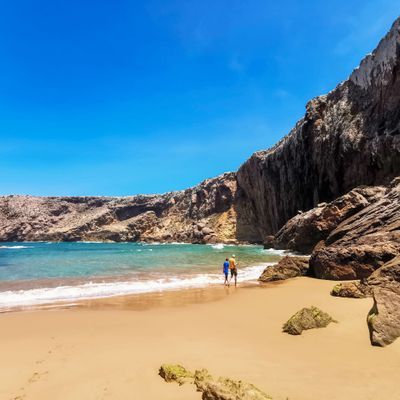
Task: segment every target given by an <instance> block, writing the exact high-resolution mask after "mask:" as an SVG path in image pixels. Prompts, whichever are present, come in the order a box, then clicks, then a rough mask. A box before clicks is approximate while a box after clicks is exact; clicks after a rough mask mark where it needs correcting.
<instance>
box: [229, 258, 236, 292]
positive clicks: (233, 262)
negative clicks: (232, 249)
mask: <svg viewBox="0 0 400 400" xmlns="http://www.w3.org/2000/svg"><path fill="white" fill-rule="evenodd" d="M229 269H230V271H231V279H230V281H231V280H232V278H233V277H235V286H236V285H237V264H236V258H235V255H234V254H233V255H232V257H231V258H230V259H229ZM230 281H229V283H230Z"/></svg>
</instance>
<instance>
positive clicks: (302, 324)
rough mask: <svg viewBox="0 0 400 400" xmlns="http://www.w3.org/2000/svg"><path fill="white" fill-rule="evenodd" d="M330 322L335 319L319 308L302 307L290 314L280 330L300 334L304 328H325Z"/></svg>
mask: <svg viewBox="0 0 400 400" xmlns="http://www.w3.org/2000/svg"><path fill="white" fill-rule="evenodd" d="M331 322H337V321H335V320H334V319H333V318H332V317H331V316H330V315H329V314H327V313H325V312H323V311H321V310H320V309H319V308H317V307H314V306H311V307H310V308H302V309H301V310H300V311H298V312H297V313H296V314H294V315H293V316H291V317H290V318H289V320H288V321H287V322H286V323H285V324H284V325H283V328H282V330H283V332H286V333H289V334H290V335H301V333H302V332H303V331H304V330H307V329H314V328H325V327H326V326H328V325H329V324H330V323H331Z"/></svg>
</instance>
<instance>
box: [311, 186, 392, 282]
mask: <svg viewBox="0 0 400 400" xmlns="http://www.w3.org/2000/svg"><path fill="white" fill-rule="evenodd" d="M398 254H400V179H395V180H394V181H393V182H392V184H391V185H390V186H389V187H388V188H387V190H386V193H385V194H384V195H383V196H382V197H381V198H380V199H379V200H378V201H376V202H374V203H372V204H371V205H369V206H367V207H365V208H364V209H362V210H361V211H359V212H358V213H356V214H354V215H353V216H352V217H350V218H348V219H346V220H345V221H343V222H342V223H341V224H340V225H339V226H338V227H337V228H336V229H334V230H333V231H332V232H331V233H330V235H329V236H328V237H327V239H326V240H325V242H323V243H320V244H319V245H318V246H317V247H316V248H315V249H314V251H313V253H312V255H311V258H310V269H311V271H312V273H313V274H314V275H315V276H316V277H317V278H323V279H338V280H346V279H348V280H352V279H363V278H367V277H368V276H369V275H371V274H372V272H374V271H375V270H376V269H378V268H379V267H381V266H382V265H383V264H384V263H386V262H387V261H390V260H391V259H392V258H394V257H395V256H396V255H398Z"/></svg>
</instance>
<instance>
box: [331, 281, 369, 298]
mask: <svg viewBox="0 0 400 400" xmlns="http://www.w3.org/2000/svg"><path fill="white" fill-rule="evenodd" d="M331 295H332V296H335V297H349V298H353V299H364V298H366V297H371V296H372V290H371V287H370V286H368V285H367V284H365V283H362V282H343V283H338V284H337V285H335V286H334V287H333V288H332V291H331Z"/></svg>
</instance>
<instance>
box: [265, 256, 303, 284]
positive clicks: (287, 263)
mask: <svg viewBox="0 0 400 400" xmlns="http://www.w3.org/2000/svg"><path fill="white" fill-rule="evenodd" d="M307 271H308V258H307V257H290V256H286V257H284V258H282V259H281V260H280V261H279V262H278V264H276V265H272V266H269V267H267V268H265V269H264V272H263V273H262V275H261V276H260V277H259V278H258V279H259V280H260V281H261V282H273V281H280V280H284V279H288V278H294V277H296V276H304V275H306V274H307Z"/></svg>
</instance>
